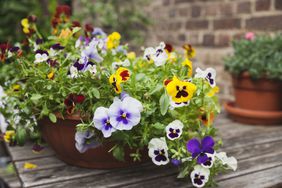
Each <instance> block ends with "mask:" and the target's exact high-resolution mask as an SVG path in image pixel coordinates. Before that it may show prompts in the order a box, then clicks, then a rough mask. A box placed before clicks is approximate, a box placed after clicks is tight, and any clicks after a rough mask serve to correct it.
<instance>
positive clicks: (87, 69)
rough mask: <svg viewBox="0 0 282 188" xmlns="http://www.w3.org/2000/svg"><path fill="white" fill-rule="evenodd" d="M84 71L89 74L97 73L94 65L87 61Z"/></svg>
mask: <svg viewBox="0 0 282 188" xmlns="http://www.w3.org/2000/svg"><path fill="white" fill-rule="evenodd" d="M84 71H85V72H86V71H89V72H90V73H91V74H96V73H97V68H96V65H95V64H94V63H93V62H91V61H88V62H87V64H86V67H85V69H84Z"/></svg>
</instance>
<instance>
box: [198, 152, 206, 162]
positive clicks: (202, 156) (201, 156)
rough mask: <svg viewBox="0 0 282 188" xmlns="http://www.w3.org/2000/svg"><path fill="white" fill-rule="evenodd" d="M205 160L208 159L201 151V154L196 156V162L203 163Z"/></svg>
mask: <svg viewBox="0 0 282 188" xmlns="http://www.w3.org/2000/svg"><path fill="white" fill-rule="evenodd" d="M207 160H209V158H208V156H207V154H205V153H201V154H200V155H199V156H198V158H197V163H198V164H203V163H205V162H206V161H207Z"/></svg>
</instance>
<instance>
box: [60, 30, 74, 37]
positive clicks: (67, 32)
mask: <svg viewBox="0 0 282 188" xmlns="http://www.w3.org/2000/svg"><path fill="white" fill-rule="evenodd" d="M71 36H72V32H71V30H70V29H69V28H66V29H63V30H62V31H61V33H60V35H59V36H58V37H59V39H69V38H70V37H71Z"/></svg>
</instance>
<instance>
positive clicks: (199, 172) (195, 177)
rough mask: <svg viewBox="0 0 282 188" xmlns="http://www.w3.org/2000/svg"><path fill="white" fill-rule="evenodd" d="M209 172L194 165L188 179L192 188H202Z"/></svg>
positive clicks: (207, 179)
mask: <svg viewBox="0 0 282 188" xmlns="http://www.w3.org/2000/svg"><path fill="white" fill-rule="evenodd" d="M209 176H210V170H209V169H208V168H204V167H202V166H200V165H196V166H195V167H194V170H193V171H192V172H191V174H190V178H191V181H192V184H193V186H194V187H204V186H205V184H206V183H207V182H208V181H209Z"/></svg>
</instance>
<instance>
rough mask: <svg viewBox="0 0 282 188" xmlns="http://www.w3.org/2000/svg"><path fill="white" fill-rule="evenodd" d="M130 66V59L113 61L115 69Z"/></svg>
mask: <svg viewBox="0 0 282 188" xmlns="http://www.w3.org/2000/svg"><path fill="white" fill-rule="evenodd" d="M129 66H130V61H129V60H128V59H126V60H124V61H119V62H113V63H112V68H113V69H118V68H119V67H129Z"/></svg>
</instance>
